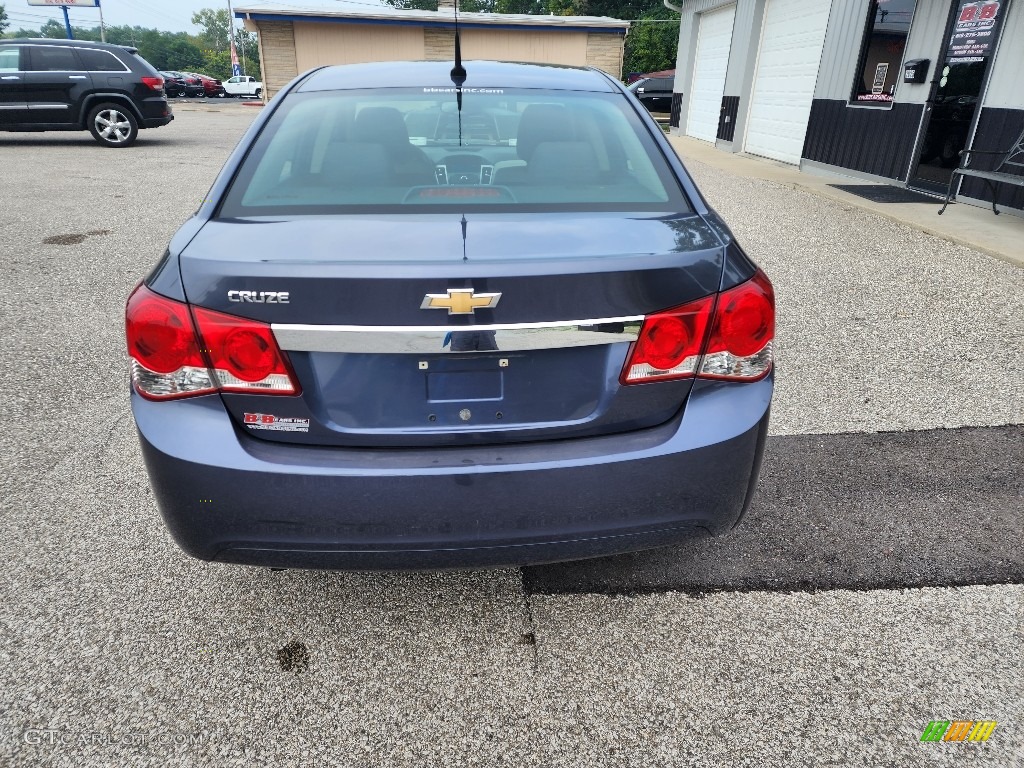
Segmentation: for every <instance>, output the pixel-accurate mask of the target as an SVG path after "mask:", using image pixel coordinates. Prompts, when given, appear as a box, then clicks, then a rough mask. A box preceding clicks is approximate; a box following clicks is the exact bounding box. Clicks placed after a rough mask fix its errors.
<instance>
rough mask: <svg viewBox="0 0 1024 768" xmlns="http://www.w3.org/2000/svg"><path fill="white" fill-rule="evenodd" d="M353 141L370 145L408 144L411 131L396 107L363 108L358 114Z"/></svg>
mask: <svg viewBox="0 0 1024 768" xmlns="http://www.w3.org/2000/svg"><path fill="white" fill-rule="evenodd" d="M352 141H362V142H366V143H369V144H408V143H409V131H408V129H407V128H406V127H405V120H403V119H402V113H401V112H399V111H398V110H397V109H395V108H394V107H363V108H362V109H361V110H359V112H358V113H357V114H356V122H355V125H354V126H353V127H352Z"/></svg>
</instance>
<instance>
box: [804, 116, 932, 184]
mask: <svg viewBox="0 0 1024 768" xmlns="http://www.w3.org/2000/svg"><path fill="white" fill-rule="evenodd" d="M921 109H922V105H920V104H893V105H892V108H891V109H874V108H870V107H848V106H847V105H846V102H845V101H841V100H833V99H815V100H814V103H813V104H812V105H811V116H810V119H809V120H808V123H807V137H806V138H805V139H804V151H803V156H804V158H805V159H807V160H814V161H816V162H819V163H825V164H827V165H837V166H839V167H840V168H850V169H852V170H855V171H861V172H862V173H870V174H874V175H875V176H885V177H886V178H889V179H900V180H905V179H906V178H907V171H908V169H909V167H910V158H911V155H912V154H913V151H914V142H915V140H916V139H917V129H918V126H919V124H920V121H921Z"/></svg>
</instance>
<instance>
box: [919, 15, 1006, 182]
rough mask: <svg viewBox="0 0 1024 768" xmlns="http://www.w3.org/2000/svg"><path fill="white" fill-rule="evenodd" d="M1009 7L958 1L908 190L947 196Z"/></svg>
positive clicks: (939, 65) (932, 90) (926, 114)
mask: <svg viewBox="0 0 1024 768" xmlns="http://www.w3.org/2000/svg"><path fill="white" fill-rule="evenodd" d="M1005 6H1006V2H1005V0H1004V2H998V0H987V1H986V0H982V1H981V2H978V1H977V0H954V2H953V4H952V8H951V11H953V13H952V14H951V18H950V22H949V26H948V28H947V33H946V37H945V42H944V45H943V53H942V56H941V58H940V59H939V63H938V65H937V66H936V70H935V74H934V76H933V78H932V89H931V95H930V97H929V99H928V101H927V102H926V103H925V116H924V122H923V126H922V128H923V131H924V136H923V138H922V140H921V141H920V142H919V145H918V146H919V149H918V158H917V160H918V162H917V166H916V168H915V170H914V172H913V173H912V174H911V178H910V182H909V186H911V187H917V188H920V189H925V190H929V191H936V192H945V191H946V187H947V186H948V185H949V179H950V176H952V173H953V169H954V168H956V166H957V165H958V164H959V162H960V151H961V150H963V149H966V148H967V142H968V140H969V139H970V136H971V131H972V129H973V126H974V122H975V117H976V115H977V112H978V107H979V105H980V102H981V94H982V89H983V88H984V87H985V76H986V75H987V74H988V70H989V64H990V62H991V60H992V55H993V53H994V52H995V48H996V42H997V40H998V39H999V29H1000V26H1001V22H1002V16H1003V15H1004V14H1005Z"/></svg>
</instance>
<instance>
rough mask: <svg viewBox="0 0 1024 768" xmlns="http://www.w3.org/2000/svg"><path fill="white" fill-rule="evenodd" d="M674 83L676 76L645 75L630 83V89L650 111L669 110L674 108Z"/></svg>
mask: <svg viewBox="0 0 1024 768" xmlns="http://www.w3.org/2000/svg"><path fill="white" fill-rule="evenodd" d="M674 84H675V78H674V77H643V78H640V79H639V80H636V81H634V82H633V83H630V85H629V90H631V91H632V92H633V94H634V95H635V96H636V97H637V98H638V99H639V100H640V103H641V104H643V105H644V106H645V107H647V110H648V111H649V112H668V111H669V110H671V109H672V88H673V87H674Z"/></svg>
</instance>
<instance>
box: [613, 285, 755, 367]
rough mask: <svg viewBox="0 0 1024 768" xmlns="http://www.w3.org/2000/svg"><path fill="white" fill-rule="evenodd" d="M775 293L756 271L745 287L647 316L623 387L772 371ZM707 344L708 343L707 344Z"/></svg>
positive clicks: (629, 360) (628, 363)
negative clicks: (672, 380)
mask: <svg viewBox="0 0 1024 768" xmlns="http://www.w3.org/2000/svg"><path fill="white" fill-rule="evenodd" d="M774 338H775V293H774V291H773V289H772V284H771V282H770V281H769V280H768V278H767V277H766V276H765V274H764V273H763V272H761V271H760V270H758V271H757V272H756V273H755V274H754V276H753V277H752V278H751V279H750V280H748V281H747V282H745V283H742V284H740V285H737V286H736V287H735V288H731V289H729V290H728V291H725V292H723V293H721V294H719V295H717V296H707V297H705V298H703V299H699V300H698V301H694V302H691V303H690V304H685V305H683V306H681V307H676V308H675V309H668V310H665V311H664V312H658V313H655V314H653V315H648V316H647V318H646V319H645V320H644V324H643V327H642V328H641V329H640V335H639V337H637V340H636V343H635V344H634V345H633V348H632V349H631V350H630V355H629V358H628V359H627V360H626V365H625V367H624V368H623V371H622V376H621V381H622V383H623V384H638V383H641V382H645V381H664V380H666V379H685V378H690V377H692V376H698V377H700V378H709V379H727V380H731V381H754V380H756V379H760V378H762V377H764V376H766V375H767V374H768V372H769V371H770V370H771V367H772V340H773V339H774ZM705 340H706V342H707V343H706V344H705Z"/></svg>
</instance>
